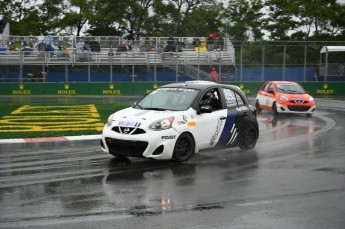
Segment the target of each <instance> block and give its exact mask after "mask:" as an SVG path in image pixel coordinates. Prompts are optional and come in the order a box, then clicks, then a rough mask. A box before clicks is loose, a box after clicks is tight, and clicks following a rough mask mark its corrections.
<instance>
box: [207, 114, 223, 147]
mask: <svg viewBox="0 0 345 229" xmlns="http://www.w3.org/2000/svg"><path fill="white" fill-rule="evenodd" d="M222 123H223V120H221V119H218V124H217V127H216V131H215V132H214V134H213V135H212V137H211V140H210V143H209V145H210V146H212V145H213V144H214V142H215V141H216V138H217V137H218V135H219V132H220V128H221V127H222Z"/></svg>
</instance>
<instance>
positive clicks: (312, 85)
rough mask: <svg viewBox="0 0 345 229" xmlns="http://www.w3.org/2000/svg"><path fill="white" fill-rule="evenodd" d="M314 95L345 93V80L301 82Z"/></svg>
mask: <svg viewBox="0 0 345 229" xmlns="http://www.w3.org/2000/svg"><path fill="white" fill-rule="evenodd" d="M300 84H301V85H302V86H303V87H304V89H305V90H307V91H308V92H309V93H310V94H312V95H345V82H301V83H300Z"/></svg>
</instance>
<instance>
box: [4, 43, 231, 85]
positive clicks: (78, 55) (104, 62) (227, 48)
mask: <svg viewBox="0 0 345 229" xmlns="http://www.w3.org/2000/svg"><path fill="white" fill-rule="evenodd" d="M42 39H45V40H42ZM168 39H169V38H168V37H150V38H147V37H141V38H139V39H135V40H133V41H131V40H127V39H123V38H122V37H102V36H99V37H73V36H63V37H62V36H46V37H44V38H42V37H33V36H7V37H6V40H4V39H3V40H1V42H2V43H1V44H2V45H1V46H2V48H3V49H2V51H0V81H1V80H2V81H3V82H15V81H17V82H25V81H29V80H30V79H29V78H30V77H29V76H31V75H33V74H34V73H35V72H38V71H41V72H44V73H45V74H46V75H48V81H49V82H54V81H56V82H61V81H70V80H69V79H71V78H73V75H77V74H81V72H84V73H85V74H87V77H84V78H83V79H81V80H75V79H74V80H73V81H89V82H92V81H93V80H92V79H94V78H96V79H98V80H99V81H118V80H117V77H115V76H116V75H118V76H121V75H124V74H127V75H128V77H120V78H122V80H120V81H131V80H133V81H134V80H136V81H141V80H140V76H139V75H140V74H142V73H140V72H144V71H145V70H143V69H148V70H147V71H146V75H147V72H150V71H151V70H150V69H154V73H152V72H151V73H150V74H151V75H154V76H153V77H149V78H150V79H151V80H157V79H158V78H162V77H160V76H159V75H161V74H165V73H169V74H170V75H174V74H175V75H176V77H183V78H185V79H186V80H188V79H209V73H208V71H209V69H210V68H211V67H216V68H217V69H219V70H220V71H222V70H223V69H228V68H229V67H233V66H234V64H235V51H234V48H233V46H232V44H231V42H230V41H229V40H228V39H222V43H221V44H219V43H217V44H212V45H211V44H207V43H206V39H205V40H204V38H201V37H200V38H199V37H194V38H192V41H194V40H201V44H200V45H195V44H193V42H191V38H187V37H177V38H176V37H175V38H174V40H175V41H176V48H175V50H164V46H167V42H168ZM203 40H204V43H203ZM42 43H45V44H48V43H49V45H50V47H51V50H49V49H47V47H45V48H44V49H42V48H40V44H42ZM80 43H82V44H83V47H84V48H82V49H80V48H79V45H80ZM124 45H126V46H127V47H130V48H127V49H126V50H120V49H119V47H121V46H124ZM202 45H204V46H205V45H206V46H208V47H202ZM62 48H65V50H63V49H62ZM90 69H97V70H95V71H93V70H90ZM138 69H139V70H138ZM137 71H140V72H137ZM225 71H227V70H225ZM165 75H166V74H165ZM224 75H226V74H225V73H224ZM134 77H136V78H134ZM141 78H143V77H141ZM144 78H145V77H144ZM172 78H175V77H172ZM123 79H125V80H123ZM146 79H147V77H146ZM98 80H96V81H98ZM162 80H164V79H163V78H162ZM143 81H145V79H143Z"/></svg>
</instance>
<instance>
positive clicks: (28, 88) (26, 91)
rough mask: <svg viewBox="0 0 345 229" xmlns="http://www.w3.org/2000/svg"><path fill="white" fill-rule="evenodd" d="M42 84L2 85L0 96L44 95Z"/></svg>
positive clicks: (0, 85) (0, 84) (0, 86)
mask: <svg viewBox="0 0 345 229" xmlns="http://www.w3.org/2000/svg"><path fill="white" fill-rule="evenodd" d="M42 94H44V86H43V85H42V83H0V95H42Z"/></svg>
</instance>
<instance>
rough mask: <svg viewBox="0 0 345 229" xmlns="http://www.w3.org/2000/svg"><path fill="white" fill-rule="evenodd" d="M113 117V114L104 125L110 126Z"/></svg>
mask: <svg viewBox="0 0 345 229" xmlns="http://www.w3.org/2000/svg"><path fill="white" fill-rule="evenodd" d="M113 116H114V114H112V115H110V116H109V118H108V120H107V123H106V125H107V126H111V124H112V123H113Z"/></svg>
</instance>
